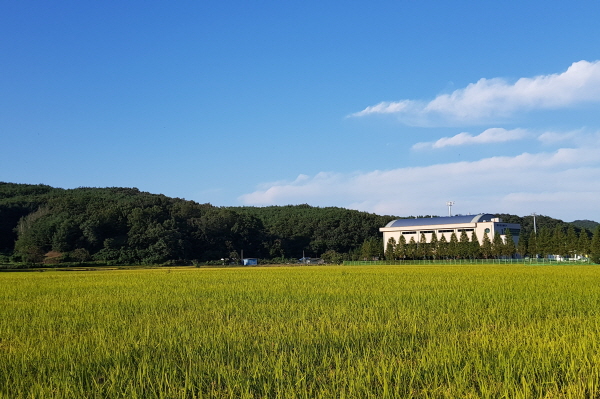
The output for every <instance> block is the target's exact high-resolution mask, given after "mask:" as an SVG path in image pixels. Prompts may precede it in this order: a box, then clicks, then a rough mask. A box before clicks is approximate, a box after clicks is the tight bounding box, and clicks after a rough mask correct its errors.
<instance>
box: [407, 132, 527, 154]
mask: <svg viewBox="0 0 600 399" xmlns="http://www.w3.org/2000/svg"><path fill="white" fill-rule="evenodd" d="M527 136H528V132H527V131H526V130H524V129H512V130H506V129H503V128H491V129H487V130H485V131H483V132H482V133H480V134H478V135H476V136H473V135H471V134H470V133H466V132H463V133H459V134H457V135H455V136H452V137H442V138H441V139H439V140H437V141H434V142H421V143H417V144H415V145H413V147H412V148H413V149H414V150H419V149H427V148H444V147H454V146H461V145H470V144H490V143H503V142H506V141H514V140H521V139H523V138H525V137H527Z"/></svg>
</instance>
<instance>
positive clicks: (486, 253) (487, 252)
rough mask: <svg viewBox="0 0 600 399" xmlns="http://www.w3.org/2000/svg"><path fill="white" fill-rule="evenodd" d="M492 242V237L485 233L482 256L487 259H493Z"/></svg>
mask: <svg viewBox="0 0 600 399" xmlns="http://www.w3.org/2000/svg"><path fill="white" fill-rule="evenodd" d="M492 249H493V248H492V242H491V241H490V237H489V236H488V233H486V232H484V233H483V240H482V243H481V255H482V256H483V257H484V258H485V259H488V258H490V257H492V256H493V255H494V253H493V250H492Z"/></svg>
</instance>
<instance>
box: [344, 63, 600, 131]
mask: <svg viewBox="0 0 600 399" xmlns="http://www.w3.org/2000/svg"><path fill="white" fill-rule="evenodd" d="M591 101H600V61H594V62H588V61H579V62H575V63H573V64H572V65H571V66H570V67H569V68H568V69H567V70H566V71H565V72H563V73H559V74H551V75H542V76H536V77H534V78H521V79H519V80H517V81H516V82H514V83H509V82H507V81H506V80H504V79H501V78H494V79H481V80H479V81H478V82H477V83H472V84H469V85H468V86H467V87H465V88H464V89H459V90H456V91H454V92H452V93H451V94H442V95H439V96H438V97H436V98H435V99H434V100H432V101H430V102H429V103H426V102H419V101H414V100H402V101H398V102H382V103H379V104H377V105H374V106H369V107H367V108H365V109H364V110H362V111H360V112H356V113H354V114H352V115H351V116H365V115H370V114H397V115H399V116H400V118H401V119H404V120H405V121H407V122H409V123H414V124H431V123H442V124H443V123H481V122H486V121H495V120H497V119H499V118H506V117H509V116H511V115H513V114H515V113H517V112H523V111H530V110H536V109H558V108H565V107H571V106H574V105H576V104H579V103H583V102H591Z"/></svg>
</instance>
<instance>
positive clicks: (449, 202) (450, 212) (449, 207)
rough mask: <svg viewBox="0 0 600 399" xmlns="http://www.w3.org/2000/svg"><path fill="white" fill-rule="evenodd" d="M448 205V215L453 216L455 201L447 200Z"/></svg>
mask: <svg viewBox="0 0 600 399" xmlns="http://www.w3.org/2000/svg"><path fill="white" fill-rule="evenodd" d="M446 205H447V206H448V216H452V205H454V201H448V202H446Z"/></svg>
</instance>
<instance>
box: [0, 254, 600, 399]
mask: <svg viewBox="0 0 600 399" xmlns="http://www.w3.org/2000/svg"><path fill="white" fill-rule="evenodd" d="M599 282H600V268H597V267H593V266H551V267H549V266H523V265H512V266H511V265H506V266H493V265H472V266H469V265H456V266H449V265H445V266H435V265H433V266H352V267H285V268H284V267H281V268H279V267H273V268H227V269H198V268H179V269H177V268H174V269H169V270H165V269H154V270H111V271H88V272H82V271H79V272H56V271H48V272H44V273H31V272H29V273H27V272H11V273H2V274H0V288H1V289H0V396H1V397H6V398H34V397H35V398H357V397H359V398H456V397H473V398H480V397H483V398H499V397H506V398H550V397H559V398H561V397H564V398H570V397H594V396H598V395H599V394H600V388H599V386H598V384H599V381H600V369H599V366H598V365H599V364H600V312H599V309H600V284H599Z"/></svg>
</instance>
